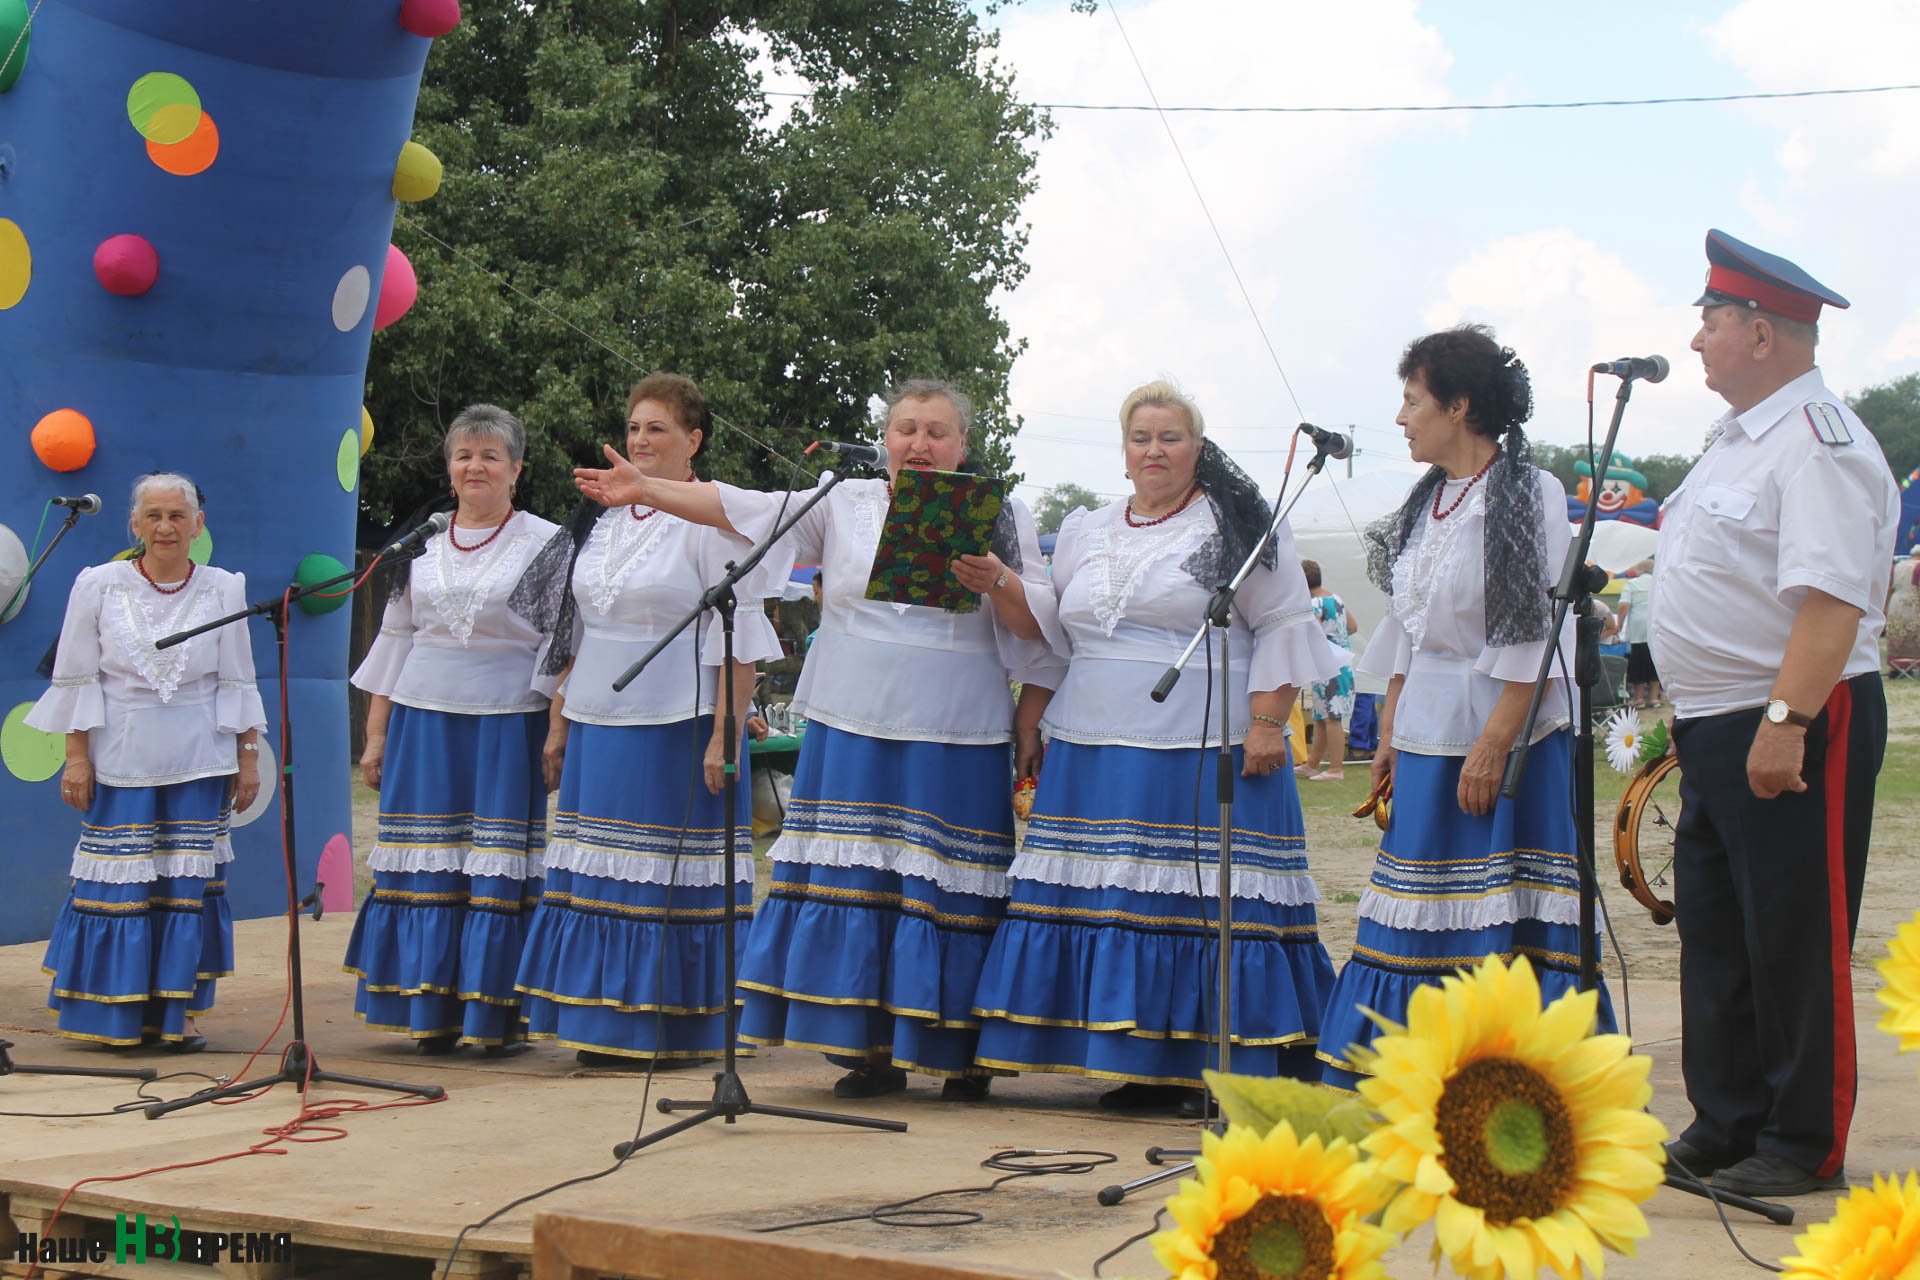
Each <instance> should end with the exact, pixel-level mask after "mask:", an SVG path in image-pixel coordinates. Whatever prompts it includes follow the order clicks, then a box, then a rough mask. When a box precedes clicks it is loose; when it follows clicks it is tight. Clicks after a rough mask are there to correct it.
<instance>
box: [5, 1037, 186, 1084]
mask: <svg viewBox="0 0 1920 1280" xmlns="http://www.w3.org/2000/svg"><path fill="white" fill-rule="evenodd" d="M11 1048H13V1041H11V1040H0V1076H16V1075H17V1076H104V1077H106V1078H107V1079H110V1080H151V1079H153V1078H154V1077H156V1076H158V1075H159V1074H160V1073H159V1072H158V1071H156V1070H154V1069H153V1068H152V1067H34V1066H29V1065H27V1064H26V1063H24V1062H15V1061H14V1060H13V1055H12V1054H10V1053H8V1052H7V1050H9V1049H11Z"/></svg>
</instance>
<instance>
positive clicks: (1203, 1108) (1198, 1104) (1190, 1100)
mask: <svg viewBox="0 0 1920 1280" xmlns="http://www.w3.org/2000/svg"><path fill="white" fill-rule="evenodd" d="M1186 1095H1187V1096H1186V1097H1184V1098H1182V1099H1180V1101H1179V1102H1177V1103H1175V1104H1174V1108H1173V1114H1174V1115H1175V1116H1178V1117H1179V1118H1180V1119H1182V1120H1205V1119H1206V1118H1207V1095H1206V1093H1205V1091H1204V1090H1200V1089H1188V1090H1187V1091H1186Z"/></svg>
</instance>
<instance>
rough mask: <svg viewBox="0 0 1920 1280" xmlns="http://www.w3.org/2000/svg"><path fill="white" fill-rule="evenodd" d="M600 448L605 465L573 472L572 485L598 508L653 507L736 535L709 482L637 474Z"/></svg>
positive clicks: (614, 453) (610, 451)
mask: <svg viewBox="0 0 1920 1280" xmlns="http://www.w3.org/2000/svg"><path fill="white" fill-rule="evenodd" d="M604 447H605V449H606V454H607V465H606V466H604V467H575V468H574V469H573V482H574V484H575V485H577V486H578V487H579V489H580V492H581V493H584V494H586V495H587V496H588V497H589V498H592V499H593V500H594V501H595V502H597V503H599V504H600V505H601V506H603V507H620V506H626V505H628V504H632V505H634V506H641V507H657V508H658V509H660V510H661V511H664V512H666V513H667V514H668V515H671V516H679V517H680V518H681V519H682V520H686V521H688V522H690V523H692V524H704V525H708V526H711V527H712V528H715V529H724V530H725V531H726V532H728V533H738V532H739V530H738V529H735V528H734V527H733V524H732V522H731V521H729V520H728V519H727V512H726V507H725V506H724V505H723V504H722V503H721V501H720V490H719V489H717V488H715V487H714V486H713V485H712V484H710V483H709V482H707V481H704V480H695V481H692V482H687V481H682V480H659V479H655V478H654V477H652V476H648V475H643V474H641V471H640V468H638V467H636V466H634V465H633V463H631V462H629V461H628V460H627V459H626V458H623V457H621V456H620V451H619V450H617V449H615V448H614V447H613V446H612V445H606V446H604Z"/></svg>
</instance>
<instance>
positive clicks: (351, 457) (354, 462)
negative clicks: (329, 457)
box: [334, 431, 360, 493]
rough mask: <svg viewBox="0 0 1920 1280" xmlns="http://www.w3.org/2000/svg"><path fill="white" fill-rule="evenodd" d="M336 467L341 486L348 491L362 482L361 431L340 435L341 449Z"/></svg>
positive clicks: (335, 460) (335, 463)
mask: <svg viewBox="0 0 1920 1280" xmlns="http://www.w3.org/2000/svg"><path fill="white" fill-rule="evenodd" d="M334 469H335V471H336V472H337V473H338V474H339V476H340V487H341V488H342V489H345V490H346V491H347V492H348V493H352V492H353V486H354V485H356V484H359V483H360V433H359V432H358V431H349V432H347V434H345V435H343V436H341V437H340V451H339V453H338V454H337V455H336V456H335V458H334Z"/></svg>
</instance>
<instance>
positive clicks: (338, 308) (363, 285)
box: [333, 267, 373, 333]
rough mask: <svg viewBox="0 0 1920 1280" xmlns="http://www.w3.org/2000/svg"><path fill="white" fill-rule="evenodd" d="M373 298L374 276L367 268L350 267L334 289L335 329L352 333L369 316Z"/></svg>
mask: <svg viewBox="0 0 1920 1280" xmlns="http://www.w3.org/2000/svg"><path fill="white" fill-rule="evenodd" d="M372 297H373V276H372V275H371V274H370V273H369V272H368V271H367V269H366V268H365V267H349V268H348V269H347V274H345V275H343V276H341V277H340V283H339V284H337V285H335V286H334V288H333V327H334V328H336V329H338V330H339V331H340V332H342V333H350V332H352V330H353V327H354V326H355V325H357V324H359V323H360V321H361V320H362V319H363V318H364V317H365V316H366V314H367V302H368V300H369V299H370V298H372Z"/></svg>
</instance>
